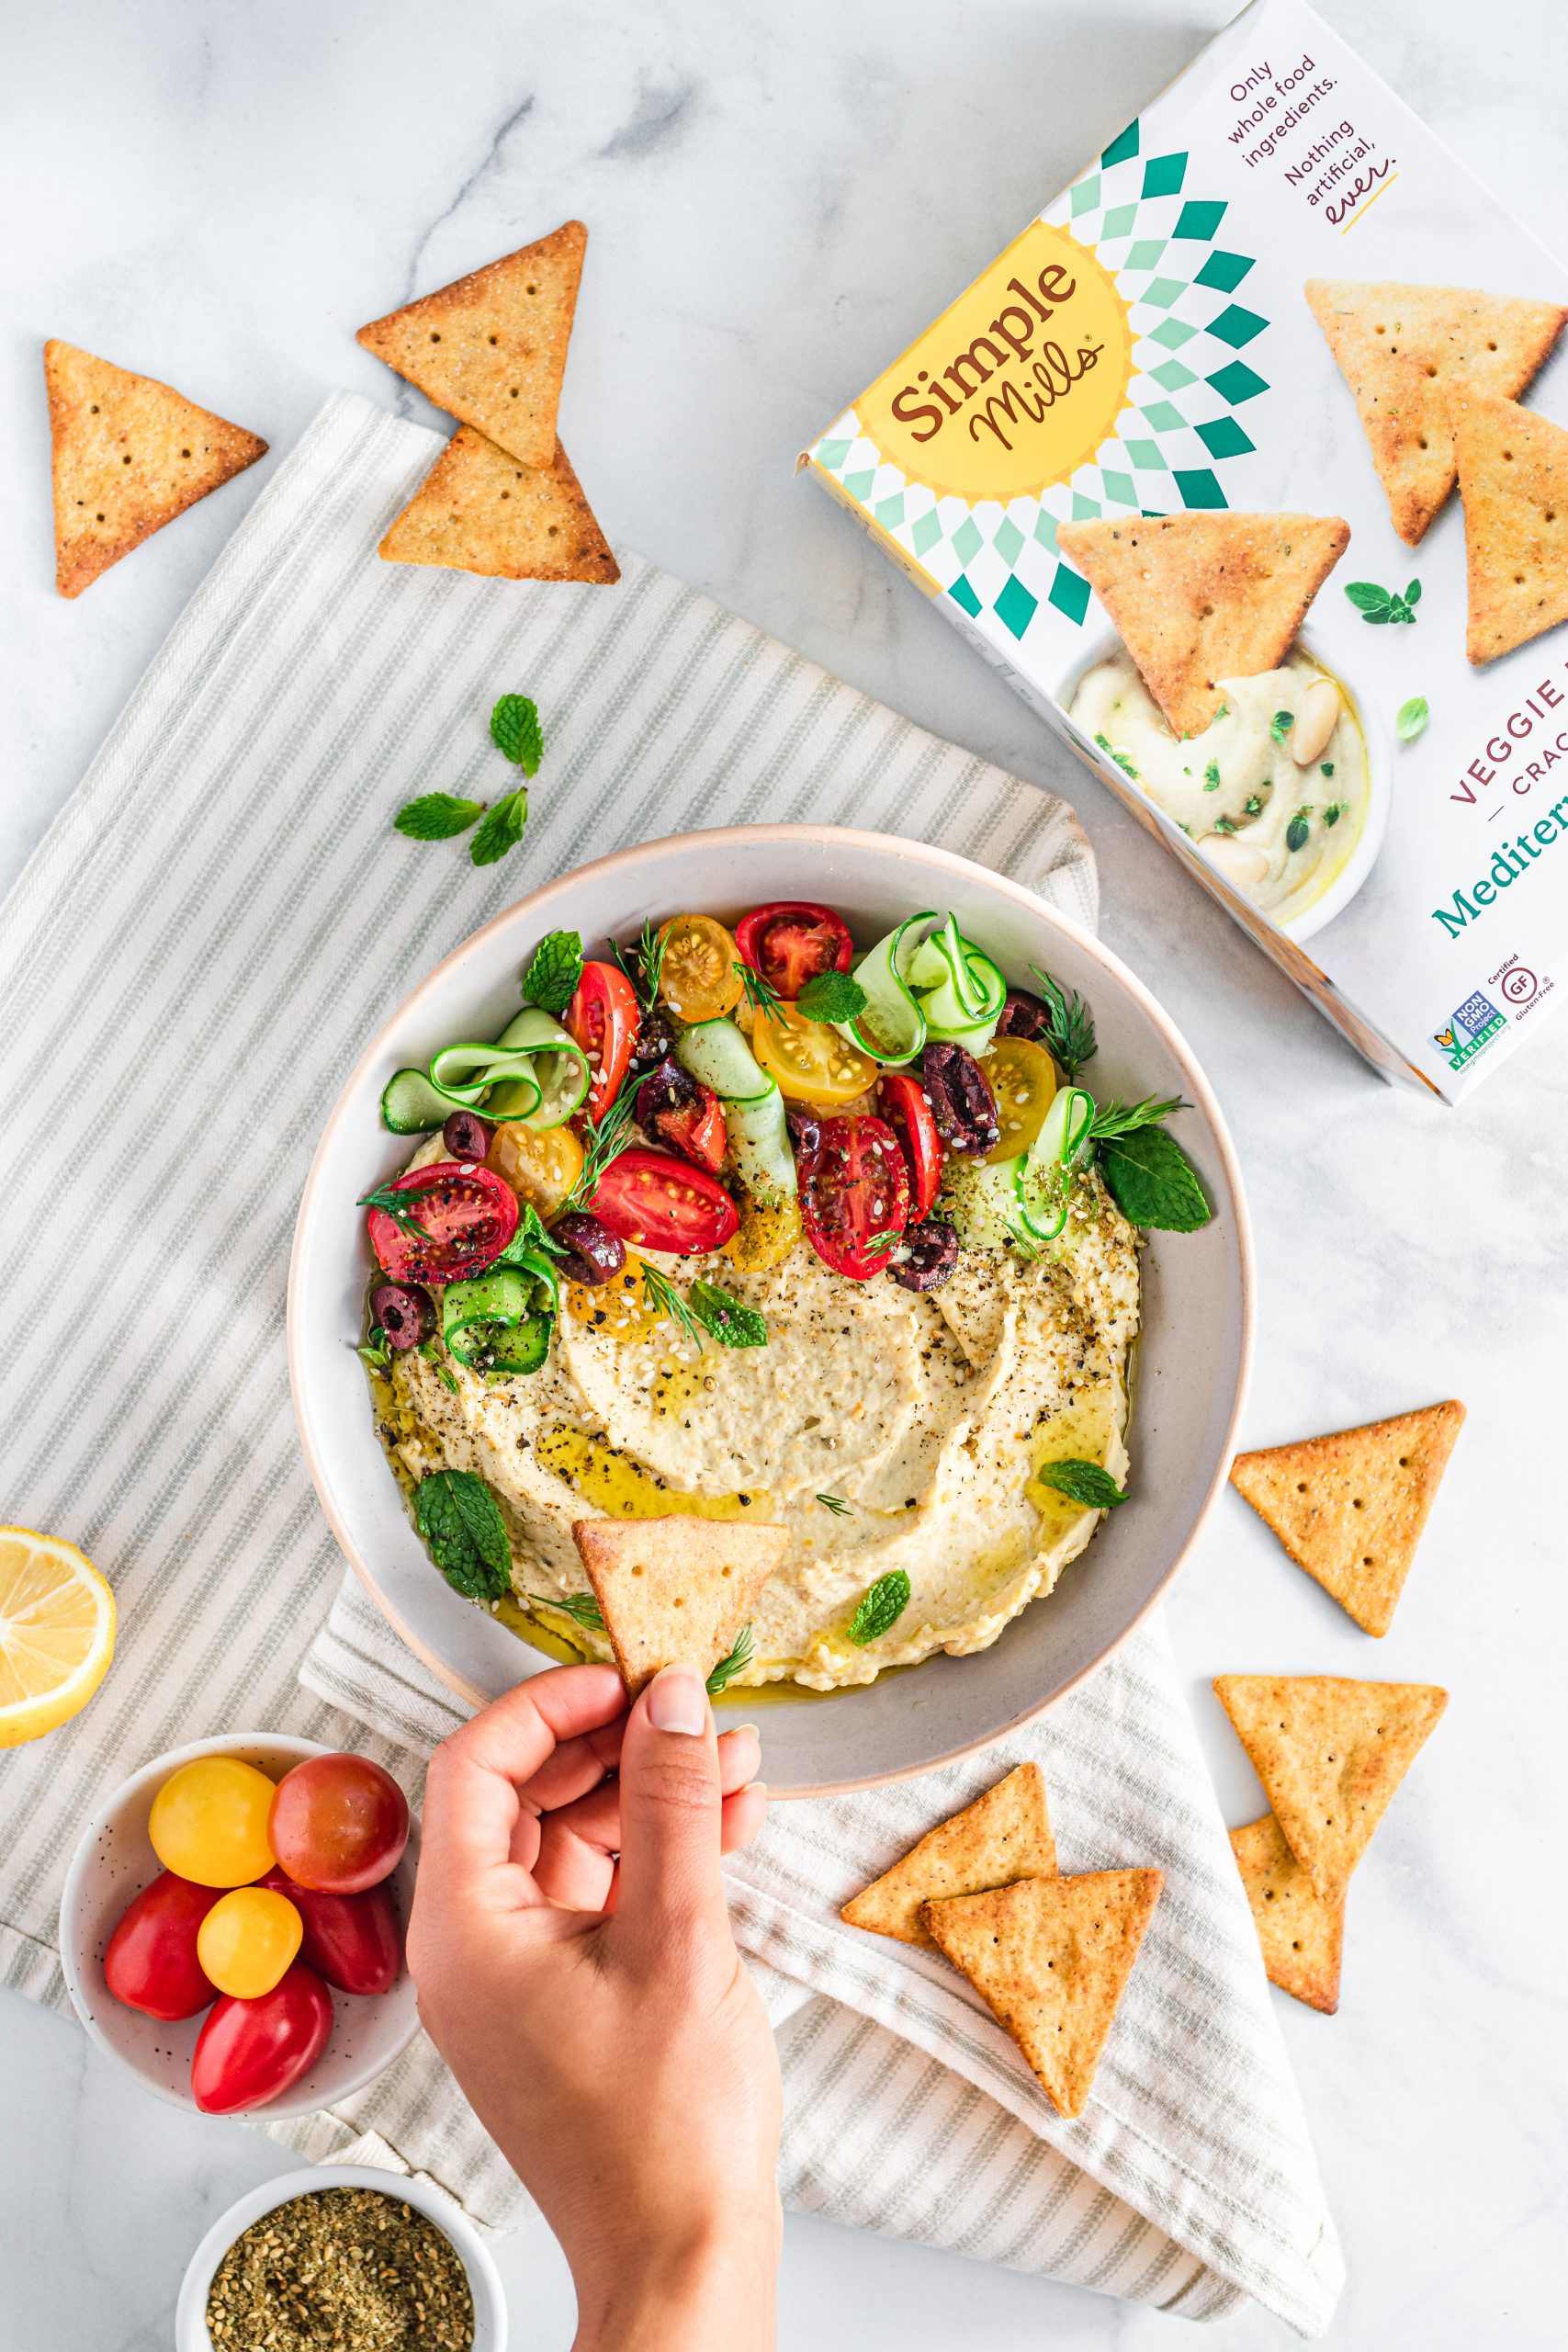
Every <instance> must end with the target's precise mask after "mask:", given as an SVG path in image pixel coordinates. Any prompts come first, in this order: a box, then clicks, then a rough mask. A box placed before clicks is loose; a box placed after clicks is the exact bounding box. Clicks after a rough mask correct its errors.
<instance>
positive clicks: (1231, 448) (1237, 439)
mask: <svg viewBox="0 0 1568 2352" xmlns="http://www.w3.org/2000/svg"><path fill="white" fill-rule="evenodd" d="M1198 438H1199V440H1200V441H1201V443H1202V444H1203V447H1204V448H1205V449H1207V451H1208V452H1209V455H1210V457H1211V458H1245V457H1246V455H1247V451H1248V450H1249V449H1250V448H1251V447H1253V446H1254V445H1253V444H1252V443H1251V442H1250V441H1249V440H1248V439H1247V435H1246V434H1245V433H1244V432H1243V431H1242V429H1241V427H1240V425H1239V424H1237V423H1236V421H1235V417H1234V416H1216V417H1213V418H1211V419H1210V421H1209V423H1208V424H1201V425H1200V426H1199V427H1198Z"/></svg>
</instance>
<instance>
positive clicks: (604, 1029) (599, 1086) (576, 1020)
mask: <svg viewBox="0 0 1568 2352" xmlns="http://www.w3.org/2000/svg"><path fill="white" fill-rule="evenodd" d="M562 1022H563V1025H564V1027H565V1029H566V1033H567V1035H568V1036H569V1037H570V1038H571V1039H572V1040H573V1042H574V1043H575V1044H577V1045H579V1046H581V1048H582V1050H583V1052H584V1053H585V1054H586V1055H587V1057H588V1063H589V1068H590V1069H592V1072H593V1083H592V1086H591V1087H590V1088H589V1090H588V1100H587V1102H586V1103H584V1104H583V1106H582V1107H583V1109H584V1110H585V1111H586V1112H587V1114H588V1115H589V1117H590V1118H591V1119H592V1120H593V1121H594V1122H595V1124H597V1122H598V1121H599V1120H600V1119H602V1118H603V1117H604V1114H605V1112H606V1111H607V1110H608V1109H609V1107H610V1105H611V1103H613V1102H614V1101H615V1097H616V1095H617V1094H618V1093H619V1092H620V1091H621V1082H622V1080H624V1078H625V1077H626V1072H627V1070H628V1069H630V1068H631V1059H632V1047H633V1046H635V1045H636V1043H637V1031H638V1029H639V1028H640V1027H641V1025H642V1007H641V1005H640V1004H638V1002H637V990H636V989H634V988H633V986H632V984H631V982H630V980H628V979H627V978H626V974H625V973H624V972H623V971H622V970H621V968H620V967H619V965H618V964H584V966H583V967H582V978H581V979H580V980H579V981H578V984H577V994H576V995H575V996H574V997H573V998H572V1000H571V1002H570V1004H569V1005H568V1006H567V1009H566V1012H565V1013H564V1014H563V1016H562Z"/></svg>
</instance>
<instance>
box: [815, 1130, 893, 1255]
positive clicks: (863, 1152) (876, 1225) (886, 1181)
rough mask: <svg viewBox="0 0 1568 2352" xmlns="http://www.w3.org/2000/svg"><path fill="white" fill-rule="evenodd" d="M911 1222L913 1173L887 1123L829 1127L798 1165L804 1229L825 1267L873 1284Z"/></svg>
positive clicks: (820, 1131) (820, 1133) (821, 1133)
mask: <svg viewBox="0 0 1568 2352" xmlns="http://www.w3.org/2000/svg"><path fill="white" fill-rule="evenodd" d="M908 1219H909V1171H908V1169H907V1168H906V1167H905V1165H904V1155H903V1153H902V1152H901V1151H900V1150H899V1148H898V1141H897V1136H895V1135H894V1133H893V1130H892V1128H891V1127H890V1126H889V1125H887V1122H886V1120H885V1119H824V1120H823V1121H822V1122H821V1124H820V1126H819V1127H818V1141H817V1144H816V1147H815V1148H814V1149H813V1150H812V1151H811V1152H810V1153H809V1154H807V1156H806V1157H805V1158H804V1159H802V1161H801V1163H800V1221H801V1223H802V1225H803V1226H804V1227H805V1228H806V1238H807V1240H808V1241H809V1242H810V1244H811V1247H812V1248H813V1249H814V1250H816V1252H817V1255H818V1257H819V1258H820V1259H821V1261H822V1262H823V1264H824V1265H825V1266H830V1267H831V1268H832V1270H833V1272H834V1273H836V1274H844V1275H846V1276H847V1277H848V1279H849V1280H850V1281H851V1282H852V1283H863V1282H869V1281H870V1279H871V1277H872V1275H873V1274H879V1273H880V1272H882V1269H883V1268H884V1266H886V1263H887V1261H888V1260H889V1258H891V1256H892V1255H893V1245H894V1243H895V1242H896V1241H897V1238H898V1236H899V1235H900V1234H901V1233H902V1232H903V1230H904V1227H905V1226H906V1225H907V1224H908ZM884 1237H886V1238H884Z"/></svg>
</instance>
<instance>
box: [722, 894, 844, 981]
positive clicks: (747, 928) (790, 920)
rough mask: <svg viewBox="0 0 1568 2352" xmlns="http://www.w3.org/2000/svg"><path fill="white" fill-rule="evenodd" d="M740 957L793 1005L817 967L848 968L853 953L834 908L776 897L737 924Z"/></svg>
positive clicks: (736, 933)
mask: <svg viewBox="0 0 1568 2352" xmlns="http://www.w3.org/2000/svg"><path fill="white" fill-rule="evenodd" d="M735 944H736V945H737V947H739V950H740V960H741V962H742V963H744V964H750V967H751V969H752V970H753V971H754V972H760V973H761V976H762V978H763V979H765V980H766V981H768V983H769V984H770V986H772V987H773V988H775V989H777V990H778V992H779V994H780V996H783V997H787V998H788V999H789V1001H790V1002H791V1003H792V1004H793V1003H794V1001H795V998H796V997H797V996H798V995H799V994H800V991H801V989H803V988H804V987H805V986H806V983H807V980H812V979H815V978H816V977H817V975H818V972H847V971H848V970H849V968H850V957H851V956H852V955H853V954H854V943H853V942H852V939H851V937H850V934H849V932H848V930H847V928H846V927H845V925H844V924H843V923H842V922H840V920H839V917H838V916H837V915H836V914H835V913H834V912H833V910H832V908H831V907H818V906H814V905H813V904H812V903H811V901H810V900H809V899H775V900H774V902H773V905H772V906H767V907H754V908H753V909H752V910H751V912H750V914H749V915H745V916H743V917H742V918H741V920H740V922H738V923H737V924H736V926H735Z"/></svg>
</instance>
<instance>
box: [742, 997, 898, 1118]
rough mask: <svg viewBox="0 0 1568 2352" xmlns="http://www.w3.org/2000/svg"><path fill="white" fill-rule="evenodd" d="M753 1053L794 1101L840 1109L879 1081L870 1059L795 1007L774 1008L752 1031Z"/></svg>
mask: <svg viewBox="0 0 1568 2352" xmlns="http://www.w3.org/2000/svg"><path fill="white" fill-rule="evenodd" d="M751 1051H752V1052H753V1053H754V1054H755V1055H756V1057H757V1059H758V1060H759V1061H760V1062H761V1065H762V1068H763V1069H765V1070H766V1071H767V1072H768V1074H769V1076H770V1077H771V1078H775V1079H776V1080H778V1087H779V1092H780V1093H781V1094H783V1095H784V1097H785V1098H786V1099H787V1100H788V1101H789V1102H791V1103H822V1104H823V1105H824V1107H825V1108H829V1109H832V1110H838V1109H840V1107H841V1106H842V1105H843V1104H844V1103H852V1102H853V1101H854V1100H855V1098H856V1096H857V1095H861V1094H863V1093H864V1092H865V1091H866V1090H867V1088H868V1087H870V1086H872V1085H874V1082H875V1080H876V1064H875V1063H874V1061H873V1060H872V1058H871V1057H870V1055H869V1054H863V1053H862V1052H861V1050H860V1047H859V1046H852V1045H851V1044H850V1043H849V1041H848V1039H847V1038H844V1037H840V1035H839V1033H838V1031H837V1030H836V1029H835V1028H833V1027H832V1026H831V1025H830V1023H828V1022H826V1021H808V1020H807V1017H806V1015H805V1013H804V1012H796V1011H795V1007H794V1005H793V1004H775V1005H771V1006H770V1007H769V1009H768V1012H766V1013H764V1014H759V1016H758V1018H757V1020H756V1021H755V1022H754V1023H753V1024H752V1028H751Z"/></svg>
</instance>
